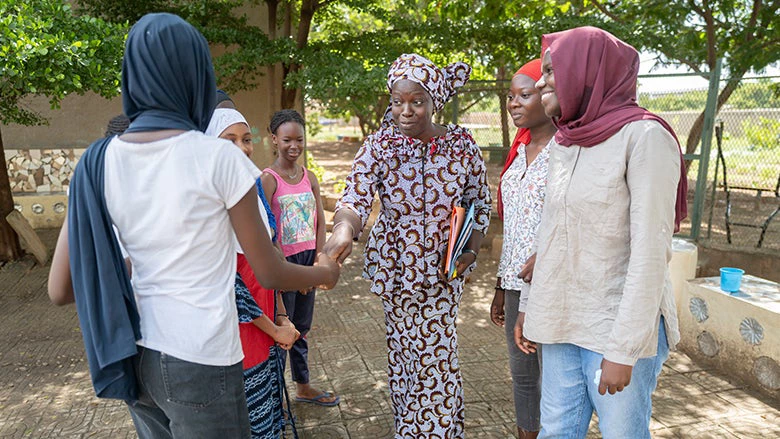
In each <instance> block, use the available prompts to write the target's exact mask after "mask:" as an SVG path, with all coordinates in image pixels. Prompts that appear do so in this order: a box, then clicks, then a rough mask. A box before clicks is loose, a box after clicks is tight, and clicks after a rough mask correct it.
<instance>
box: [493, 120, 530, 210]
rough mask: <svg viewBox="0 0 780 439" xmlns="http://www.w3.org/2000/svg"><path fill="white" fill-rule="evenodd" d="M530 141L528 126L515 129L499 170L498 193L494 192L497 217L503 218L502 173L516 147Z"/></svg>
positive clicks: (515, 152)
mask: <svg viewBox="0 0 780 439" xmlns="http://www.w3.org/2000/svg"><path fill="white" fill-rule="evenodd" d="M530 141H531V130H529V129H528V128H520V129H518V130H517V134H516V135H515V140H514V141H513V142H512V146H511V147H510V148H509V154H507V156H506V163H504V169H503V170H501V177H500V178H499V180H498V194H496V201H497V205H498V217H499V218H500V219H501V220H502V221H503V220H504V200H502V199H501V180H502V179H503V178H504V173H505V172H506V170H507V169H509V167H510V166H511V165H512V162H514V161H515V157H517V148H519V147H520V145H528V142H530Z"/></svg>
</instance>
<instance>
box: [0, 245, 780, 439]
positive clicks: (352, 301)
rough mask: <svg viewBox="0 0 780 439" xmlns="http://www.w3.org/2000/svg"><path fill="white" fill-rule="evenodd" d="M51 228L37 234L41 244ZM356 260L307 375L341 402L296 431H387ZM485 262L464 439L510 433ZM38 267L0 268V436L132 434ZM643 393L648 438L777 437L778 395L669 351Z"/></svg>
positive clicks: (468, 362)
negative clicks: (101, 388) (651, 406)
mask: <svg viewBox="0 0 780 439" xmlns="http://www.w3.org/2000/svg"><path fill="white" fill-rule="evenodd" d="M55 234H56V231H43V233H42V235H43V237H44V238H45V240H46V241H47V242H49V243H53V242H54V239H55ZM359 260H360V254H359V253H358V254H357V255H356V256H355V257H353V258H352V259H351V260H350V261H349V262H348V263H347V264H346V265H345V270H344V272H343V274H342V277H341V283H340V285H339V286H338V287H337V288H336V289H335V290H333V291H329V292H324V293H321V294H319V295H318V299H317V301H318V302H317V303H318V305H317V312H316V316H315V321H314V327H313V329H312V334H311V347H312V348H311V356H310V358H311V363H312V366H313V367H312V375H313V377H312V380H313V382H315V383H316V384H317V385H318V386H322V387H324V388H327V389H330V390H335V391H336V392H337V393H339V394H340V395H341V397H342V403H341V405H340V406H339V407H338V408H321V407H312V406H308V405H305V406H304V405H301V404H297V405H294V410H295V413H296V416H297V418H298V421H299V426H300V431H301V433H302V434H301V437H303V438H317V439H320V438H323V439H324V438H351V439H358V438H366V439H381V438H389V437H392V417H391V415H390V406H389V403H388V401H389V397H388V394H387V385H386V381H385V380H386V375H385V364H386V363H385V342H384V328H383V323H382V322H383V317H382V310H381V306H380V303H379V300H378V299H377V298H376V297H375V296H372V295H371V294H370V293H368V291H367V290H368V288H367V287H368V284H367V282H366V281H365V280H363V279H360V277H359ZM495 270H496V266H495V262H493V261H490V260H487V261H482V262H481V266H480V267H479V269H478V270H477V271H476V272H475V275H474V276H473V278H472V282H471V283H470V284H469V285H468V286H467V291H466V293H465V295H464V301H463V304H462V309H461V314H460V320H459V323H458V325H459V326H458V333H459V336H460V344H461V352H460V358H461V364H462V367H463V376H464V381H465V384H464V385H465V394H466V423H467V429H466V431H467V437H469V438H472V437H489V438H510V437H513V436H512V432H513V416H514V414H513V405H512V402H511V395H510V378H509V371H508V366H507V359H506V353H505V350H506V347H505V345H504V338H503V333H502V332H501V330H499V329H498V328H495V327H493V326H492V325H491V324H490V322H489V320H488V307H489V303H490V300H491V298H492V296H491V295H492V288H491V286H492V285H493V281H494V278H493V276H494V275H495ZM47 273H48V267H38V266H35V265H34V264H33V262H32V259H30V258H27V259H25V260H23V261H21V262H18V263H14V264H8V265H6V266H5V267H3V268H2V269H0V437H1V438H27V437H29V438H132V437H135V433H134V430H133V426H132V422H131V420H130V416H129V415H128V413H127V411H126V409H125V408H124V407H123V405H122V404H121V403H117V402H113V401H105V400H98V399H96V398H94V396H93V393H92V389H91V386H90V382H89V378H88V373H87V366H86V362H85V361H84V354H83V347H82V345H81V336H80V334H79V328H78V320H77V318H76V315H75V310H74V308H73V307H72V306H68V307H64V308H57V307H54V306H53V305H51V304H50V303H49V301H48V298H47V297H46V292H45V284H46V276H47ZM654 401H655V412H654V415H653V424H652V428H653V435H654V436H655V437H659V438H671V437H684V438H734V437H741V438H769V437H780V403H779V402H778V401H772V400H767V399H766V398H762V397H761V396H759V395H757V394H755V393H754V392H752V391H750V390H749V389H746V388H743V387H742V386H741V384H740V383H736V382H731V381H729V380H728V379H727V378H726V377H723V376H721V375H718V374H717V373H716V372H714V371H708V370H703V369H702V368H701V367H698V366H697V365H696V364H695V363H693V362H692V361H691V360H690V359H689V358H688V357H687V356H685V355H683V354H680V353H676V354H673V355H672V357H671V358H670V360H669V361H668V363H667V365H666V366H665V367H664V371H663V374H662V376H661V379H660V385H659V389H658V391H657V392H656V394H655V397H654ZM592 431H593V434H592V435H591V437H598V433H597V431H596V430H595V429H592ZM288 437H291V436H290V435H288Z"/></svg>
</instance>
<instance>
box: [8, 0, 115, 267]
mask: <svg viewBox="0 0 780 439" xmlns="http://www.w3.org/2000/svg"><path fill="white" fill-rule="evenodd" d="M126 33H127V32H126V28H125V26H122V25H114V24H109V23H106V22H105V21H103V20H99V19H95V18H90V17H80V16H77V15H75V14H74V13H73V11H72V10H71V7H70V5H69V4H68V2H66V1H65V0H25V1H18V0H0V123H2V124H8V123H18V124H22V125H37V124H43V123H46V120H45V119H44V118H43V117H41V115H40V114H37V113H35V112H33V111H31V110H29V109H27V108H25V98H27V97H30V96H33V95H41V96H46V97H47V98H48V99H49V103H50V104H51V106H52V108H56V107H58V106H59V103H60V101H61V100H62V98H63V97H65V96H66V95H68V94H70V93H79V94H82V93H85V92H87V91H94V92H97V93H99V94H100V95H102V96H105V97H111V96H115V95H117V94H118V92H119V73H120V69H121V63H120V62H121V58H122V46H123V44H124V39H125V36H126ZM2 151H3V141H2V133H0V156H2V155H3V154H2ZM13 208H14V203H13V197H12V194H11V186H10V183H9V180H8V170H7V169H6V165H5V160H2V161H0V261H8V260H13V259H17V258H19V257H20V256H21V254H22V251H21V248H20V246H19V238H18V237H17V236H16V234H15V233H14V231H13V229H12V228H11V227H10V225H9V224H8V223H7V222H6V220H5V218H6V216H7V215H8V214H9V213H10V212H11V210H13Z"/></svg>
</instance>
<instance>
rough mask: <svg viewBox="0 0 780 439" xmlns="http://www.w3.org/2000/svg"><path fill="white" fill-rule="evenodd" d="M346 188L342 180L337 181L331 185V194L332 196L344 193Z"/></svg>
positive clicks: (345, 183)
mask: <svg viewBox="0 0 780 439" xmlns="http://www.w3.org/2000/svg"><path fill="white" fill-rule="evenodd" d="M346 188H347V182H346V181H344V180H339V181H337V182H335V183H333V193H334V194H340V193H342V192H344V189H346Z"/></svg>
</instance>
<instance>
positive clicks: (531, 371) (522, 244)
mask: <svg viewBox="0 0 780 439" xmlns="http://www.w3.org/2000/svg"><path fill="white" fill-rule="evenodd" d="M541 76H542V61H541V60H540V59H538V58H537V59H535V60H533V61H531V62H529V63H527V64H525V65H524V66H523V67H521V68H520V70H518V71H517V73H515V75H514V77H513V78H512V83H511V85H510V88H509V94H508V95H507V109H508V110H509V114H510V115H511V116H512V121H513V122H514V124H515V126H516V127H517V128H519V129H518V131H517V136H516V137H515V141H514V143H513V144H512V149H511V150H510V151H509V156H508V157H507V160H506V164H505V165H504V170H503V172H502V173H501V182H500V183H499V186H498V215H499V217H500V218H501V219H502V220H504V242H503V245H502V247H501V259H500V262H499V264H498V273H497V274H496V277H497V279H496V292H495V295H494V296H493V303H492V305H491V306H490V320H492V321H493V323H494V324H496V325H497V326H503V327H504V329H505V333H506V343H507V348H508V350H509V369H510V370H511V372H512V384H513V387H514V392H513V396H514V401H515V416H516V423H517V434H518V437H519V438H521V439H525V438H529V439H530V438H535V437H537V435H538V434H539V429H540V425H539V400H540V399H541V384H542V383H541V378H540V375H539V358H538V357H537V353H536V351H535V350H534V352H531V353H528V354H526V353H524V352H523V351H521V350H520V348H519V347H518V346H517V345H516V344H515V339H514V328H515V323H516V322H518V321H520V322H522V320H523V319H524V318H525V305H526V302H527V301H528V292H529V290H530V287H531V284H530V283H529V282H530V280H531V279H530V276H531V272H532V270H533V263H534V258H535V256H534V255H532V253H533V246H534V239H535V238H536V230H537V229H538V228H539V222H540V221H541V217H542V205H543V204H544V191H545V187H546V186H547V164H548V159H549V157H550V150H549V148H548V146H547V144H548V143H549V142H550V139H552V137H553V135H555V131H556V128H555V125H553V123H552V120H551V119H550V118H549V117H547V115H546V114H544V107H542V102H541V93H539V90H537V89H536V81H538V80H539V78H540V77H541ZM502 200H503V201H504V202H502ZM521 324H522V323H521Z"/></svg>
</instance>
